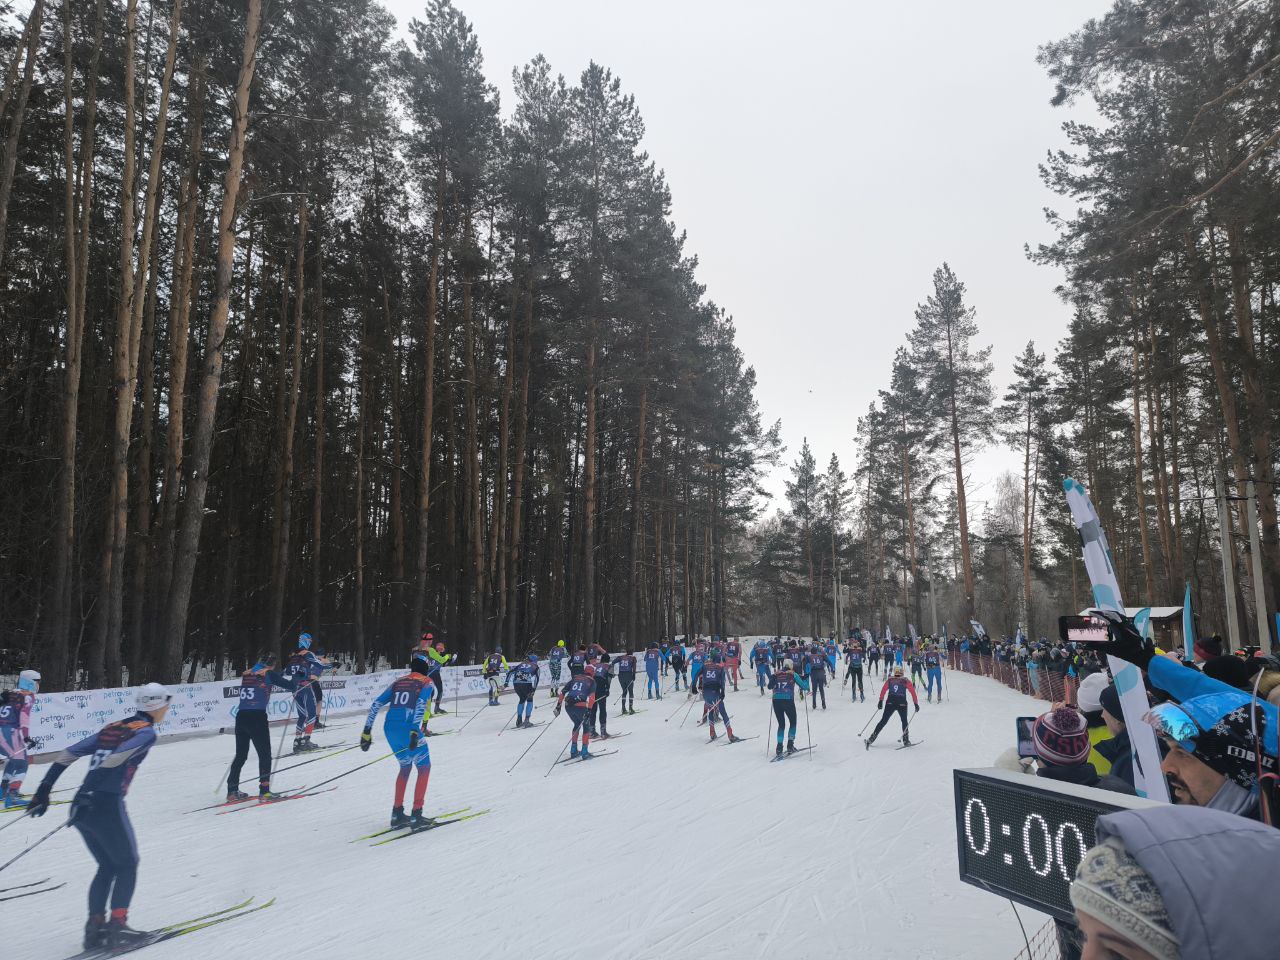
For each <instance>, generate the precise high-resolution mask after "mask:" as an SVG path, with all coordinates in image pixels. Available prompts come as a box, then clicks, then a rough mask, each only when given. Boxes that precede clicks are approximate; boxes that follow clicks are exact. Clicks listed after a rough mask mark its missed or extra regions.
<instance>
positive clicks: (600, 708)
mask: <svg viewBox="0 0 1280 960" xmlns="http://www.w3.org/2000/svg"><path fill="white" fill-rule="evenodd" d="M592 646H593V647H594V648H595V650H596V657H595V661H594V666H595V668H596V707H595V711H594V713H593V715H592V716H591V717H589V718H588V720H587V722H588V724H590V726H591V732H592V733H594V734H596V735H597V736H598V737H599V738H600V739H601V740H607V739H609V690H610V687H611V686H612V685H613V668H612V666H611V665H610V663H609V654H607V653H605V650H604V647H602V646H600V645H599V644H598V643H595V644H592ZM597 723H598V724H599V726H597V725H596V724H597Z"/></svg>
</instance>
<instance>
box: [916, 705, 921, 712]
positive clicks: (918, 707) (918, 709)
mask: <svg viewBox="0 0 1280 960" xmlns="http://www.w3.org/2000/svg"><path fill="white" fill-rule="evenodd" d="M919 712H920V704H918V703H917V704H916V713H919Z"/></svg>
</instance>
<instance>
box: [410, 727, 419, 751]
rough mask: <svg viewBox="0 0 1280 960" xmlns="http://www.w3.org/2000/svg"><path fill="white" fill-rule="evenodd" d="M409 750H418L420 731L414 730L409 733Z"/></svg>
mask: <svg viewBox="0 0 1280 960" xmlns="http://www.w3.org/2000/svg"><path fill="white" fill-rule="evenodd" d="M409 749H410V750H417V749H418V731H417V730H413V731H411V732H410V733H409Z"/></svg>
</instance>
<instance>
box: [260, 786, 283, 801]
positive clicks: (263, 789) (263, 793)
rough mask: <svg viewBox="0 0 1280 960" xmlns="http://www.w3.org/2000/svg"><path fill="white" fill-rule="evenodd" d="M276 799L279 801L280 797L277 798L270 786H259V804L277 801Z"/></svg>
mask: <svg viewBox="0 0 1280 960" xmlns="http://www.w3.org/2000/svg"><path fill="white" fill-rule="evenodd" d="M276 799H278V797H277V796H276V794H274V793H272V792H271V787H270V785H269V784H265V783H260V784H258V802H259V803H270V802H271V801H272V800H276Z"/></svg>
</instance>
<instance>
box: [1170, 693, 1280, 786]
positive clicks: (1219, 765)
mask: <svg viewBox="0 0 1280 960" xmlns="http://www.w3.org/2000/svg"><path fill="white" fill-rule="evenodd" d="M1259 707H1260V705H1259V704H1258V701H1256V700H1254V699H1253V698H1252V697H1250V696H1248V695H1246V694H1242V693H1237V692H1235V691H1234V690H1230V691H1223V692H1221V693H1206V694H1203V695H1201V696H1199V697H1191V698H1190V699H1187V700H1184V701H1183V702H1182V703H1180V704H1174V703H1163V704H1160V705H1159V706H1157V707H1153V708H1152V709H1151V710H1150V711H1149V712H1148V713H1147V716H1146V718H1145V719H1146V720H1147V722H1148V723H1150V724H1151V725H1152V726H1153V727H1155V729H1156V733H1158V734H1159V735H1160V736H1162V737H1167V738H1168V739H1170V740H1173V741H1174V742H1176V743H1177V744H1178V745H1179V746H1181V747H1182V748H1183V749H1184V750H1187V751H1189V752H1190V753H1192V754H1193V755H1194V756H1195V758H1196V759H1197V760H1199V761H1200V762H1201V763H1203V764H1204V765H1205V766H1207V767H1209V768H1210V769H1211V770H1215V771H1217V772H1218V773H1220V774H1222V775H1223V776H1224V777H1227V778H1228V779H1230V780H1232V781H1234V782H1235V783H1236V784H1237V785H1239V786H1241V787H1244V788H1245V789H1246V790H1252V789H1254V788H1255V787H1257V785H1258V768H1259V766H1261V768H1262V773H1263V774H1267V773H1275V772H1276V758H1275V757H1274V756H1272V755H1271V754H1269V753H1267V751H1266V750H1265V749H1260V748H1259V744H1260V743H1265V742H1266V721H1267V718H1266V714H1265V713H1263V711H1262V710H1261V709H1260V708H1259ZM1255 709H1257V716H1256V717H1254V716H1251V713H1253V712H1254V710H1255ZM1255 725H1256V727H1257V731H1258V733H1257V736H1256V737H1255V736H1254V733H1253V731H1254V727H1255Z"/></svg>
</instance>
